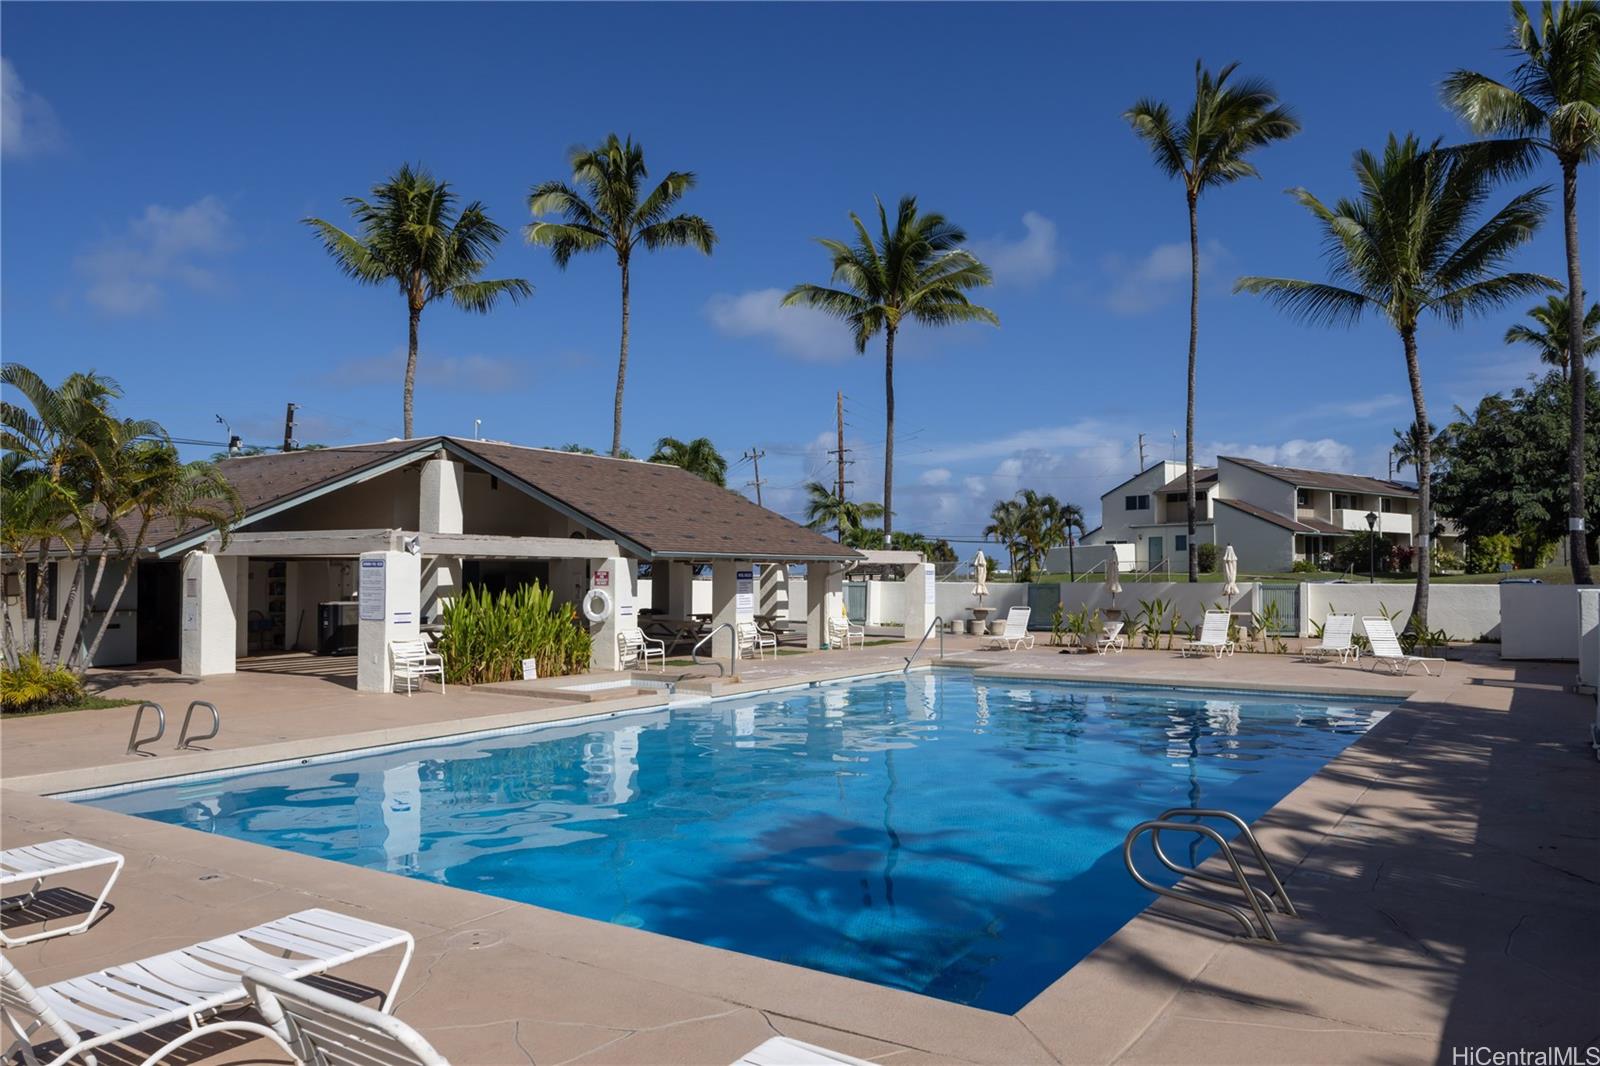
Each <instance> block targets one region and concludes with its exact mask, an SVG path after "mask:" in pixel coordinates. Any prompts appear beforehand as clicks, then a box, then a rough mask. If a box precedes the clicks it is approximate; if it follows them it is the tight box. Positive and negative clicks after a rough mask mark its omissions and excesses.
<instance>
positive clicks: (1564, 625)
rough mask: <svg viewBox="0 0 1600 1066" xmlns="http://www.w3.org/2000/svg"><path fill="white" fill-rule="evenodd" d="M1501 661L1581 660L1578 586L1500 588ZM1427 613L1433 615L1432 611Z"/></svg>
mask: <svg viewBox="0 0 1600 1066" xmlns="http://www.w3.org/2000/svg"><path fill="white" fill-rule="evenodd" d="M1494 587H1495V588H1496V589H1497V590H1498V591H1499V593H1500V617H1501V626H1500V657H1501V658H1502V659H1570V660H1573V661H1576V660H1577V658H1578V587H1577V586H1576V585H1497V586H1494ZM1428 613H1429V614H1430V615H1432V613H1433V611H1432V608H1429V611H1428Z"/></svg>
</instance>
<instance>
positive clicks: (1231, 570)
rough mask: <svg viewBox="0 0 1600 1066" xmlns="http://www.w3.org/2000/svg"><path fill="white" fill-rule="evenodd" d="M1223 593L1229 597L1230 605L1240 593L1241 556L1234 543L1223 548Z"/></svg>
mask: <svg viewBox="0 0 1600 1066" xmlns="http://www.w3.org/2000/svg"><path fill="white" fill-rule="evenodd" d="M1222 594H1223V595H1224V596H1226V597H1228V605H1229V606H1230V607H1231V606H1232V605H1233V598H1234V597H1235V596H1237V595H1239V557H1238V556H1237V555H1235V554H1234V551H1233V545H1232V544H1230V545H1228V546H1227V547H1226V548H1224V549H1222Z"/></svg>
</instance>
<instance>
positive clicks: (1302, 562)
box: [1289, 559, 1321, 574]
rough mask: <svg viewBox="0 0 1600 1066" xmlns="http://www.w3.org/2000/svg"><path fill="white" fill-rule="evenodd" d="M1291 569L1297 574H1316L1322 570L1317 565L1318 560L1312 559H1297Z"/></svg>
mask: <svg viewBox="0 0 1600 1066" xmlns="http://www.w3.org/2000/svg"><path fill="white" fill-rule="evenodd" d="M1289 570H1290V572H1291V573H1296V574H1316V573H1320V572H1321V569H1320V568H1319V567H1318V566H1317V564H1316V562H1315V561H1314V560H1311V559H1296V560H1295V563H1294V565H1293V566H1291V567H1290V568H1289Z"/></svg>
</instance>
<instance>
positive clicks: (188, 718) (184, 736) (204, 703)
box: [128, 700, 222, 756]
mask: <svg viewBox="0 0 1600 1066" xmlns="http://www.w3.org/2000/svg"><path fill="white" fill-rule="evenodd" d="M147 707H149V708H152V709H154V710H155V712H156V731H155V732H154V733H152V734H150V735H149V736H147V737H145V738H144V739H142V740H141V739H140V738H139V725H140V723H142V722H143V721H144V712H145V708H147ZM197 707H204V708H205V709H206V710H208V711H210V712H211V732H209V733H204V734H201V735H200V736H197V737H191V736H190V735H189V723H190V722H192V721H193V720H194V712H195V709H196V708H197ZM220 732H222V714H221V712H220V711H218V710H217V705H216V704H214V703H212V702H211V701H210V700H195V701H193V702H192V703H190V704H189V710H188V711H187V712H185V714H184V716H183V728H181V729H179V730H178V745H177V748H176V749H175V750H177V751H203V750H205V749H203V748H197V747H195V742H196V741H199V740H214V739H215V738H216V735H217V734H218V733H220ZM166 734H167V712H166V711H165V710H163V709H162V707H161V704H159V703H157V702H155V701H154V700H145V701H144V702H143V703H141V704H139V707H138V709H137V710H135V711H134V712H133V730H132V731H131V732H130V733H129V734H128V754H129V755H144V756H154V755H155V754H156V753H155V752H153V751H144V750H143V749H144V748H145V747H146V746H147V745H150V744H154V743H155V742H156V741H158V740H160V739H161V738H162V737H164V736H166Z"/></svg>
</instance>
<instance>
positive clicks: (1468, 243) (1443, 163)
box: [1234, 134, 1557, 631]
mask: <svg viewBox="0 0 1600 1066" xmlns="http://www.w3.org/2000/svg"><path fill="white" fill-rule="evenodd" d="M1486 149H1487V150H1486ZM1506 160H1507V156H1506V153H1504V152H1503V151H1497V150H1494V149H1493V148H1492V147H1491V146H1486V145H1473V146H1468V147H1465V148H1454V149H1441V148H1440V147H1439V143H1438V142H1437V141H1435V142H1434V143H1433V144H1432V145H1431V146H1428V147H1424V146H1423V145H1422V144H1421V143H1420V142H1419V141H1418V140H1417V138H1416V137H1415V136H1411V135H1408V136H1407V137H1406V138H1405V139H1404V140H1399V139H1397V138H1396V137H1395V136H1394V135H1393V134H1390V135H1389V141H1388V145H1387V146H1386V147H1385V149H1384V152H1383V156H1382V158H1377V157H1374V156H1373V155H1372V154H1371V153H1370V152H1367V151H1365V150H1362V151H1358V152H1357V153H1356V154H1355V164H1354V170H1355V175H1356V181H1357V184H1358V185H1359V186H1360V192H1359V195H1358V196H1357V197H1356V198H1355V199H1341V200H1339V201H1338V202H1337V203H1336V204H1334V205H1333V206H1332V207H1328V206H1326V205H1324V204H1323V202H1322V201H1321V200H1318V199H1317V198H1316V197H1315V196H1313V195H1312V194H1311V193H1310V192H1309V191H1307V190H1305V189H1292V190H1290V194H1291V195H1292V196H1294V197H1295V198H1296V199H1297V200H1299V201H1300V203H1301V204H1302V205H1303V206H1304V207H1305V208H1306V209H1307V210H1309V211H1310V212H1311V213H1312V214H1313V215H1315V216H1316V219H1317V221H1318V223H1319V225H1320V227H1321V229H1322V230H1323V236H1324V243H1325V247H1326V249H1327V255H1328V259H1329V275H1330V277H1331V278H1332V282H1331V283H1325V282H1316V281H1301V280H1298V279H1294V278H1265V277H1244V278H1240V279H1239V281H1238V283H1237V284H1236V285H1235V286H1234V290H1235V291H1236V292H1237V291H1242V292H1253V293H1260V294H1262V295H1265V296H1267V297H1268V298H1270V299H1271V300H1272V301H1273V302H1274V303H1276V304H1277V305H1278V306H1279V307H1281V308H1283V309H1284V310H1285V311H1287V312H1289V313H1290V314H1292V315H1294V316H1295V317H1297V318H1300V319H1302V320H1303V321H1306V322H1310V323H1317V324H1326V325H1351V324H1354V323H1355V322H1356V321H1358V320H1359V319H1360V318H1361V317H1362V316H1363V315H1364V314H1366V313H1367V312H1369V311H1370V312H1374V313H1377V314H1381V315H1383V316H1384V317H1385V318H1387V319H1388V320H1389V323H1390V325H1392V326H1394V328H1395V330H1396V331H1397V332H1398V333H1399V334H1400V342H1401V346H1402V348H1403V349H1404V351H1405V361H1406V373H1407V376H1408V377H1409V378H1410V382H1411V402H1412V406H1413V408H1414V409H1415V414H1416V418H1415V419H1414V424H1415V425H1418V426H1426V425H1429V421H1428V409H1427V404H1426V403H1425V402H1424V399H1423V394H1422V371H1421V368H1420V365H1419V364H1418V361H1417V324H1418V320H1419V319H1420V318H1421V316H1422V315H1423V313H1424V312H1427V313H1429V314H1432V315H1433V316H1434V317H1436V318H1438V319H1440V320H1442V321H1443V322H1444V323H1445V324H1446V325H1450V326H1456V325H1459V324H1460V323H1461V322H1462V320H1463V319H1464V318H1465V317H1466V316H1467V315H1468V314H1482V313H1484V312H1486V311H1489V310H1491V309H1493V308H1496V307H1499V306H1501V305H1503V304H1505V303H1507V302H1509V301H1511V300H1517V299H1521V298H1522V297H1524V296H1526V295H1528V294H1530V293H1536V292H1540V291H1542V290H1544V289H1550V288H1556V287H1557V283H1556V282H1555V281H1554V280H1552V279H1550V278H1547V277H1545V276H1543V275H1542V274H1532V273H1525V272H1520V271H1511V272H1506V273H1501V272H1500V271H1501V269H1502V268H1503V266H1504V265H1505V263H1506V261H1507V260H1508V259H1509V258H1510V257H1511V255H1512V253H1513V252H1515V251H1516V249H1517V248H1519V247H1520V246H1521V245H1523V244H1524V243H1526V242H1527V241H1528V240H1529V238H1530V237H1532V236H1533V232H1534V230H1535V229H1536V228H1538V225H1539V223H1540V222H1541V221H1542V220H1543V219H1544V214H1545V202H1544V197H1545V194H1546V193H1547V192H1548V191H1549V189H1548V187H1540V188H1537V189H1533V190H1531V191H1529V192H1525V193H1522V194H1520V195H1518V196H1514V197H1512V199H1511V200H1510V201H1508V202H1507V203H1506V204H1505V206H1503V207H1501V208H1500V209H1499V210H1498V211H1496V212H1494V214H1493V215H1491V216H1490V217H1489V218H1488V219H1487V220H1485V221H1483V223H1482V224H1481V225H1478V224H1477V221H1478V216H1479V215H1480V213H1481V211H1482V208H1483V206H1484V202H1485V201H1486V200H1487V199H1488V196H1489V193H1490V190H1491V189H1492V188H1493V186H1494V183H1495V181H1496V180H1497V179H1498V178H1499V177H1500V176H1501V175H1503V174H1504V173H1505V170H1506V166H1507V162H1506ZM1417 443H1418V445H1419V447H1418V448H1417V456H1416V468H1417V503H1418V510H1419V515H1418V520H1419V522H1420V523H1421V525H1420V529H1421V532H1420V534H1419V536H1418V538H1417V595H1416V602H1415V604H1414V605H1413V607H1412V614H1411V625H1412V627H1413V630H1414V631H1420V630H1421V629H1422V628H1424V627H1426V626H1427V622H1428V570H1429V567H1428V541H1429V539H1430V537H1431V536H1432V529H1433V507H1432V500H1431V498H1430V482H1431V475H1432V457H1431V454H1430V452H1431V444H1432V442H1431V441H1430V440H1429V439H1428V438H1427V436H1426V435H1422V436H1420V438H1419V440H1418V442H1417Z"/></svg>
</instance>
